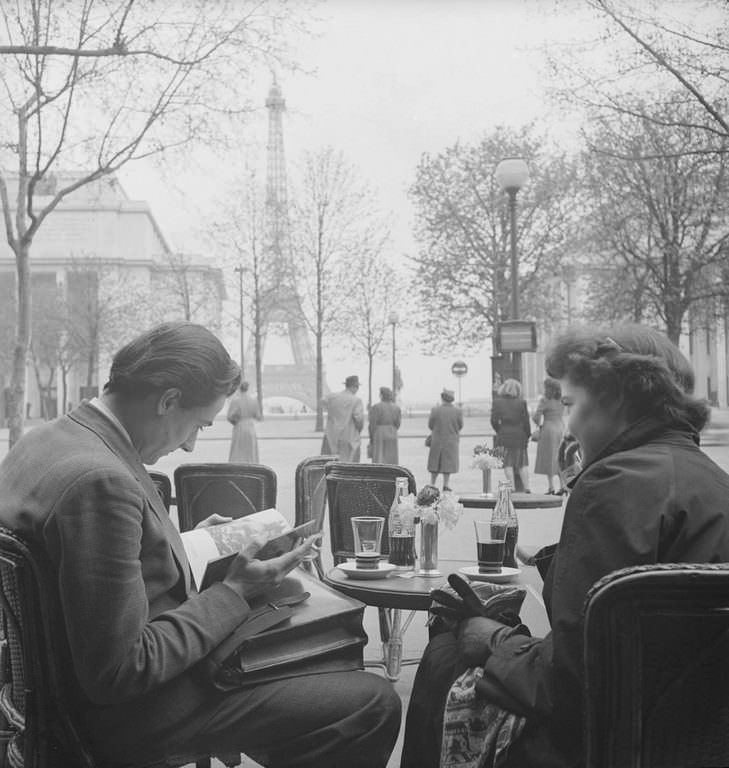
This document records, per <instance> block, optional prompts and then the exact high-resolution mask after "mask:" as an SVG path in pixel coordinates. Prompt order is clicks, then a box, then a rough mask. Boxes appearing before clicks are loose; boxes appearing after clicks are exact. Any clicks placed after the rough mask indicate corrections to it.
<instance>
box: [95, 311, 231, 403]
mask: <svg viewBox="0 0 729 768" xmlns="http://www.w3.org/2000/svg"><path fill="white" fill-rule="evenodd" d="M239 382H240V368H238V365H237V364H236V363H235V362H233V360H231V357H230V355H229V354H228V353H227V352H226V350H225V347H224V346H223V345H222V344H221V343H220V341H219V339H217V338H216V337H215V336H214V335H213V334H212V333H211V332H210V331H209V330H208V329H207V328H205V327H203V326H202V325H196V324H195V323H185V322H177V323H163V324H162V325H158V326H156V327H155V328H152V329H151V330H149V331H146V332H145V333H142V334H141V335H140V336H137V338H136V339H134V340H132V341H130V342H129V343H128V344H127V345H126V346H124V347H122V348H121V349H120V350H119V351H118V352H117V353H116V355H115V356H114V360H113V361H112V364H111V370H110V371H109V381H107V382H106V384H105V386H104V392H108V393H115V394H119V395H121V396H123V397H128V398H130V399H141V398H144V397H146V396H147V395H150V394H153V393H156V392H159V393H162V392H164V391H165V390H166V389H172V388H177V389H179V390H180V392H181V393H182V397H181V398H180V405H181V406H182V407H183V408H192V407H195V406H200V405H208V404H210V403H212V402H213V401H214V400H215V399H216V398H218V397H220V396H221V395H226V396H228V395H231V394H232V393H233V392H235V390H236V389H237V387H238V384H239Z"/></svg>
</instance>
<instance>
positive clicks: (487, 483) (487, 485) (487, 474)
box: [481, 469, 491, 493]
mask: <svg viewBox="0 0 729 768" xmlns="http://www.w3.org/2000/svg"><path fill="white" fill-rule="evenodd" d="M481 474H482V475H483V492H484V493H491V470H490V469H482V470H481Z"/></svg>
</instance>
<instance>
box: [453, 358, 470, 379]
mask: <svg viewBox="0 0 729 768" xmlns="http://www.w3.org/2000/svg"><path fill="white" fill-rule="evenodd" d="M451 373H452V374H453V375H454V376H457V377H458V378H459V379H460V378H461V376H465V375H466V374H467V373H468V366H467V365H466V364H465V363H464V362H463V360H456V362H455V363H453V365H452V366H451Z"/></svg>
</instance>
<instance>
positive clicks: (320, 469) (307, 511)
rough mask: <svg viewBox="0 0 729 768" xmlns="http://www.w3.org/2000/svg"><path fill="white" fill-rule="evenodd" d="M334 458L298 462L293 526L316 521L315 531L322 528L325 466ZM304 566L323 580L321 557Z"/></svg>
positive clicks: (327, 457)
mask: <svg viewBox="0 0 729 768" xmlns="http://www.w3.org/2000/svg"><path fill="white" fill-rule="evenodd" d="M336 460H337V457H336V456H310V457H309V458H307V459H304V460H303V461H301V462H299V464H298V466H297V467H296V471H295V473H294V509H295V522H294V524H295V525H297V526H298V525H301V524H302V523H306V522H308V521H309V520H316V521H317V530H321V529H322V527H323V526H324V517H325V515H326V509H327V483H326V472H325V469H326V466H327V464H330V463H331V462H333V461H336ZM304 566H305V567H306V568H307V569H308V570H311V569H312V567H313V569H314V570H315V571H316V573H317V575H318V576H319V578H320V579H323V578H324V568H323V566H322V562H321V555H317V557H316V559H315V560H313V561H311V563H309V562H306V563H304Z"/></svg>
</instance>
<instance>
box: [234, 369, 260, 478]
mask: <svg viewBox="0 0 729 768" xmlns="http://www.w3.org/2000/svg"><path fill="white" fill-rule="evenodd" d="M260 420H261V406H260V405H259V404H258V400H257V398H255V397H252V396H251V395H249V394H248V382H247V381H241V383H240V386H239V387H238V392H236V394H235V395H233V397H232V398H231V400H230V405H229V406H228V421H229V422H230V423H231V424H232V425H233V439H232V440H231V442H230V454H229V455H228V461H232V462H239V463H249V464H258V436H257V435H256V422H257V421H260Z"/></svg>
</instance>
